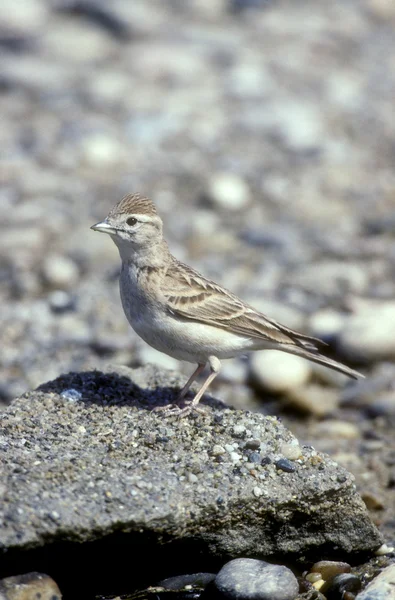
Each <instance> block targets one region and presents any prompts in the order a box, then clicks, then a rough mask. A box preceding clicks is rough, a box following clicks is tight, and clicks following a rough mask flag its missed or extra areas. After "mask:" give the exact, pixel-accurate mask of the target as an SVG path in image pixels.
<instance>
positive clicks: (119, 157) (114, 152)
mask: <svg viewBox="0 0 395 600" xmlns="http://www.w3.org/2000/svg"><path fill="white" fill-rule="evenodd" d="M126 156H127V153H126V148H125V147H124V146H123V145H122V144H121V142H120V141H118V140H117V139H116V138H115V137H111V136H110V135H107V134H105V133H95V134H92V135H90V136H88V137H86V138H85V139H84V140H83V141H82V158H83V160H84V161H85V163H86V164H87V165H88V166H89V167H93V168H106V167H109V168H111V167H116V166H118V165H119V164H122V163H123V162H125V161H126Z"/></svg>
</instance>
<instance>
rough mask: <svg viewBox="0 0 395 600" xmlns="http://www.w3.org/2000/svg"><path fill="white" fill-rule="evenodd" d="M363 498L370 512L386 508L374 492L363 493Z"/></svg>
mask: <svg viewBox="0 0 395 600" xmlns="http://www.w3.org/2000/svg"><path fill="white" fill-rule="evenodd" d="M361 498H362V500H363V501H364V502H365V505H366V508H367V509H368V510H382V509H383V508H384V502H383V500H382V499H381V498H379V496H378V495H377V494H375V493H373V492H361Z"/></svg>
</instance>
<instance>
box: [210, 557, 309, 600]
mask: <svg viewBox="0 0 395 600" xmlns="http://www.w3.org/2000/svg"><path fill="white" fill-rule="evenodd" d="M214 586H215V589H216V591H217V595H216V597H217V598H226V599H229V600H293V599H294V598H296V596H297V594H298V592H299V584H298V581H297V579H296V577H295V575H294V574H293V573H292V571H291V570H290V569H288V568H287V567H283V566H281V565H272V564H269V563H267V562H264V561H263V560H254V559H252V558H237V559H235V560H231V561H230V562H228V563H227V564H226V565H225V566H224V567H222V569H221V570H220V572H219V573H218V575H217V577H216V578H215V580H214Z"/></svg>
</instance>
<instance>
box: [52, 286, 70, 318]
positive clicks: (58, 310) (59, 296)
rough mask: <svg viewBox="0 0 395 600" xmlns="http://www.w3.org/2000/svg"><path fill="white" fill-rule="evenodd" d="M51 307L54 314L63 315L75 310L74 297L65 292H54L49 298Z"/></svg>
mask: <svg viewBox="0 0 395 600" xmlns="http://www.w3.org/2000/svg"><path fill="white" fill-rule="evenodd" d="M48 302H49V306H50V308H51V310H52V312H53V313H55V314H62V313H64V312H67V311H69V310H74V309H75V302H74V298H73V296H71V295H70V294H69V293H68V292H65V291H64V290H54V291H53V292H51V293H50V294H49V296H48Z"/></svg>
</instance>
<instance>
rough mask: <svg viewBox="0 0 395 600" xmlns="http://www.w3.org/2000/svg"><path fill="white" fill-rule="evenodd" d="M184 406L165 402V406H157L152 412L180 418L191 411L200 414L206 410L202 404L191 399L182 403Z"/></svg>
mask: <svg viewBox="0 0 395 600" xmlns="http://www.w3.org/2000/svg"><path fill="white" fill-rule="evenodd" d="M184 404H185V406H183V408H181V407H180V406H179V405H178V404H167V405H166V406H157V407H155V408H154V409H153V410H152V412H161V413H162V414H163V415H164V416H165V417H176V418H177V419H181V418H183V417H187V416H188V415H190V414H191V413H193V412H197V413H200V414H206V413H207V411H206V409H205V408H203V406H199V405H198V404H193V400H190V401H189V402H185V403H184Z"/></svg>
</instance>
